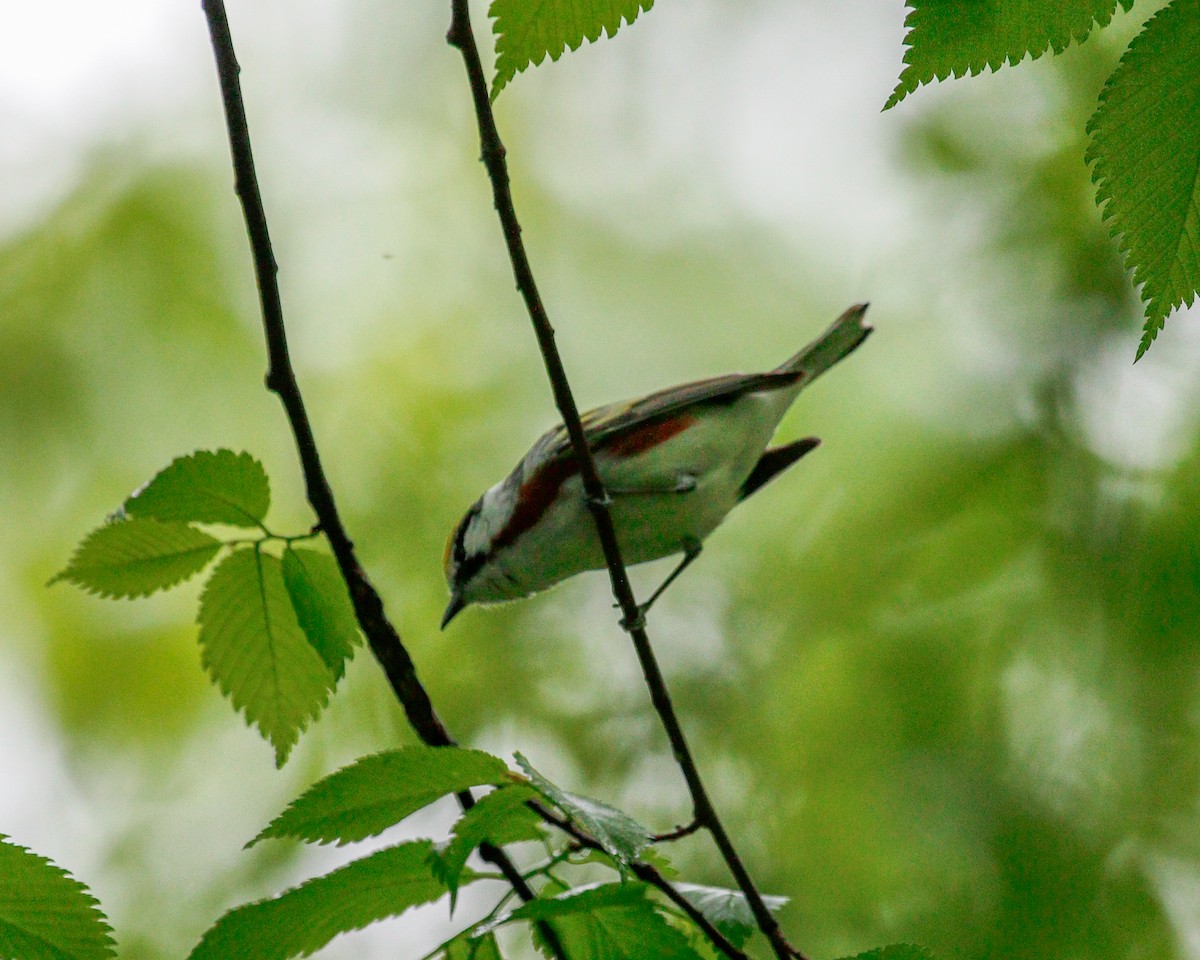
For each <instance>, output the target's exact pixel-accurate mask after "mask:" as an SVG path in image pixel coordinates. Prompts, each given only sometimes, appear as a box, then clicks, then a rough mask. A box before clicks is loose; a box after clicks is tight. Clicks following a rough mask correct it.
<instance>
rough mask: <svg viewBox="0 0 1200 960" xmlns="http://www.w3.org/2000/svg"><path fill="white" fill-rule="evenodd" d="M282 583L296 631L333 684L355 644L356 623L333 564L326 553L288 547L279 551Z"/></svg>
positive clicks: (356, 637)
mask: <svg viewBox="0 0 1200 960" xmlns="http://www.w3.org/2000/svg"><path fill="white" fill-rule="evenodd" d="M283 582H284V585H285V586H286V587H287V592H288V596H289V597H291V598H292V609H293V610H295V611H296V620H297V621H298V622H299V623H300V629H301V630H303V631H304V635H305V636H306V637H308V642H309V643H310V644H312V648H313V649H314V650H316V651H317V653H318V654H320V656H321V659H322V660H324V661H325V663H326V665H327V666H328V667H329V669H330V670H332V671H333V676H334V679H335V680H340V679H342V674H343V673H345V672H346V661H347V660H349V659H350V657H351V656H353V655H354V647H355V646H356V645H357V644H358V639H359V633H358V621H357V620H356V619H355V618H354V606H353V604H351V602H350V594H349V593H348V592H347V591H346V581H345V580H343V579H342V574H341V572H340V571H339V570H338V566H337V563H336V562H335V561H334V559H333V557H331V556H329V554H327V553H318V552H317V551H316V550H301V549H297V548H295V547H290V546H289V547H288V548H287V549H286V550H284V551H283Z"/></svg>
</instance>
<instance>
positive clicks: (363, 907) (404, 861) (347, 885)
mask: <svg viewBox="0 0 1200 960" xmlns="http://www.w3.org/2000/svg"><path fill="white" fill-rule="evenodd" d="M432 855H433V845H432V844H431V843H430V842H429V841H427V840H421V841H416V842H413V843H404V844H400V845H399V846H395V847H388V848H387V849H384V850H380V851H379V852H377V853H373V854H371V855H370V856H368V857H363V858H362V859H361V860H355V861H354V862H353V863H349V864H347V865H346V866H344V867H341V868H340V869H337V870H334V871H333V872H332V873H328V874H326V875H325V876H322V877H317V878H315V879H313V880H309V881H307V882H305V883H302V884H300V886H298V887H293V888H292V889H290V890H287V891H285V892H284V893H281V894H280V895H279V896H277V897H272V898H271V899H268V900H259V901H257V902H255V903H248V904H245V905H244V906H241V907H237V908H235V909H233V910H230V911H229V912H228V913H227V914H225V916H223V917H221V919H220V920H218V921H217V922H216V923H215V924H214V925H213V926H212V927H211V928H210V929H209V930H208V932H207V933H205V934H204V936H203V937H202V938H201V940H200V943H199V944H197V945H196V948H195V949H194V950H193V951H192V952H191V954H190V957H189V960H287V958H289V957H297V956H306V955H308V954H310V953H313V952H315V951H317V950H319V949H321V947H323V946H325V944H327V943H328V942H329V941H330V940H332V939H333V938H334V937H336V936H337V935H338V934H339V933H346V932H348V931H350V930H359V929H361V928H363V927H365V926H367V925H369V924H372V923H374V922H376V921H377V920H383V919H386V918H387V917H395V916H399V915H400V914H402V913H403V912H404V911H405V910H407V909H408V908H409V907H415V906H417V905H419V904H422V903H429V902H431V901H433V900H436V899H437V898H438V897H440V896H441V895H442V894H444V893H445V892H446V888H445V887H443V886H442V884H441V883H439V882H438V881H437V879H436V878H435V877H434V876H433V874H432V872H431V871H430V869H429V859H430V857H431V856H432Z"/></svg>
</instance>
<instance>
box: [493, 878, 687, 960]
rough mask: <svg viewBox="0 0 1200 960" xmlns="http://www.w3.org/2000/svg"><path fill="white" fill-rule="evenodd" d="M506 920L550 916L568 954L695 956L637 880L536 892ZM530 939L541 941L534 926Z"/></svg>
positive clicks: (599, 958)
mask: <svg viewBox="0 0 1200 960" xmlns="http://www.w3.org/2000/svg"><path fill="white" fill-rule="evenodd" d="M504 920H505V922H511V921H513V920H545V921H549V922H550V923H551V924H552V926H553V927H554V931H555V933H557V934H558V936H559V940H560V941H561V942H562V945H563V947H564V948H565V949H566V952H567V955H568V956H570V957H571V958H572V960H576V958H579V960H647V958H649V957H653V958H654V960H698V958H699V954H697V953H696V951H695V950H693V949H692V947H691V945H690V944H689V943H688V942H687V938H686V937H685V936H684V935H683V934H682V933H681V932H680V931H679V930H677V929H675V928H674V927H672V926H671V925H670V924H669V923H667V921H666V920H665V919H663V917H662V915H661V914H660V913H659V912H658V911H657V910H655V909H654V904H653V903H652V902H651V901H650V900H649V899H648V898H647V896H646V887H645V885H644V884H640V883H606V884H601V885H598V886H594V887H581V888H576V889H574V890H568V891H567V892H566V893H562V894H559V895H558V896H556V897H552V898H542V897H539V898H538V899H536V900H530V901H529V902H528V903H526V904H523V905H522V906H520V907H518V908H517V909H516V910H514V911H513V912H512V913H510V914H509V915H508V916H507V917H505V918H504ZM534 940H535V942H537V943H539V945H540V946H542V947H544V944H541V942H540V937H539V935H538V934H537V932H536V928H535V931H534Z"/></svg>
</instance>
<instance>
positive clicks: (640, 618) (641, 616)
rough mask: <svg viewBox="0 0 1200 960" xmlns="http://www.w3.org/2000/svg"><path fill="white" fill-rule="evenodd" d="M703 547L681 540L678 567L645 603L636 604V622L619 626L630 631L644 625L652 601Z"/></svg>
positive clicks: (623, 623)
mask: <svg viewBox="0 0 1200 960" xmlns="http://www.w3.org/2000/svg"><path fill="white" fill-rule="evenodd" d="M703 549H704V547H703V545H702V544H701V543H700V541H699V540H697V539H696V538H695V537H685V538H684V540H683V559H682V560H681V561H679V566H677V567H676V568H675V569H674V570H672V571H671V573H670V575H669V576H668V577H667V579H666V580H664V581H663V582H662V583H660V584H659V585H658V589H657V590H655V591H654V592H653V593H652V594H650V599H649V600H647V601H646V602H645V603H639V604H638V615H637V620H636V621H635V622H634V623H632V624H627V623H626V622H625V621H624V620H622V621H621V626H622V627H624V628H625V629H626V630H632V629H633V628H634V627H640V626H643V625H644V624H645V618H646V612H647V611H648V610H649V609H650V608H651V607H652V606H653V605H654V601H655V600H657V599H658V598H659V597H661V596H662V595H663V591H664V590H666V589H667V587H669V586H670V585H671V584H672V583H674V582H675V580H676V578H677V577H678V576H679V575H680V574H681V573H683V571H684V570H686V569H687V568H688V565H689V564H690V563H691V562H692V561H693V560H695V559H696V558H697V557H698V556H700V551H701V550H703Z"/></svg>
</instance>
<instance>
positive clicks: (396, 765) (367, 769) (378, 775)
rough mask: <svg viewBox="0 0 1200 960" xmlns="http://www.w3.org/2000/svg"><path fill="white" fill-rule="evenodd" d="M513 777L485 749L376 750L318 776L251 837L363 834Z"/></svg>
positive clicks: (347, 838) (318, 838) (351, 837)
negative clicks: (450, 797)
mask: <svg viewBox="0 0 1200 960" xmlns="http://www.w3.org/2000/svg"><path fill="white" fill-rule="evenodd" d="M508 777H509V773H508V767H507V766H505V763H504V761H503V760H501V759H500V758H499V757H493V756H492V755H491V754H490V753H484V752H482V751H481V750H464V749H462V748H461V747H423V746H413V747H404V748H402V749H400V750H389V751H387V752H385V753H376V754H372V755H371V756H369V757H363V758H362V759H361V760H356V761H355V762H354V763H352V764H350V766H348V767H343V768H342V769H341V770H339V771H337V773H333V774H330V775H329V776H328V777H326V778H325V779H323V780H319V781H317V782H316V783H315V784H313V785H312V786H311V787H309V788H308V790H306V791H305V792H304V793H303V794H302V795H301V796H300V797H299V798H298V799H297V800H295V801H294V802H293V803H292V805H291V806H289V807H288V808H287V809H286V810H284V811H283V813H281V814H280V815H279V816H278V817H276V818H275V819H274V820H273V821H272V822H271V823H270V824H269V825H268V826H267V827H266V828H265V829H264V830H263V831H262V833H260V834H259V835H258V836H257V837H255V838H254V839H253V840H252V841H251V843H257V842H258V841H259V840H263V839H266V838H267V837H292V838H294V839H298V840H306V841H308V842H310V843H329V842H331V841H336V842H337V843H338V844H343V843H351V842H353V841H355V840H363V839H365V838H367V837H373V836H375V834H377V833H381V832H383V831H384V830H386V829H387V828H388V827H390V826H392V825H393V824H395V823H399V822H400V821H401V820H403V819H404V818H405V817H407V816H408V815H409V814H410V813H415V812H416V811H417V810H420V809H421V808H422V807H424V806H426V805H427V804H430V803H433V801H434V800H437V799H440V798H441V797H444V796H446V795H447V794H449V793H456V792H458V791H459V790H466V789H467V788H468V787H475V786H481V785H483V784H498V783H504V782H506V781H507V779H508Z"/></svg>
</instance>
